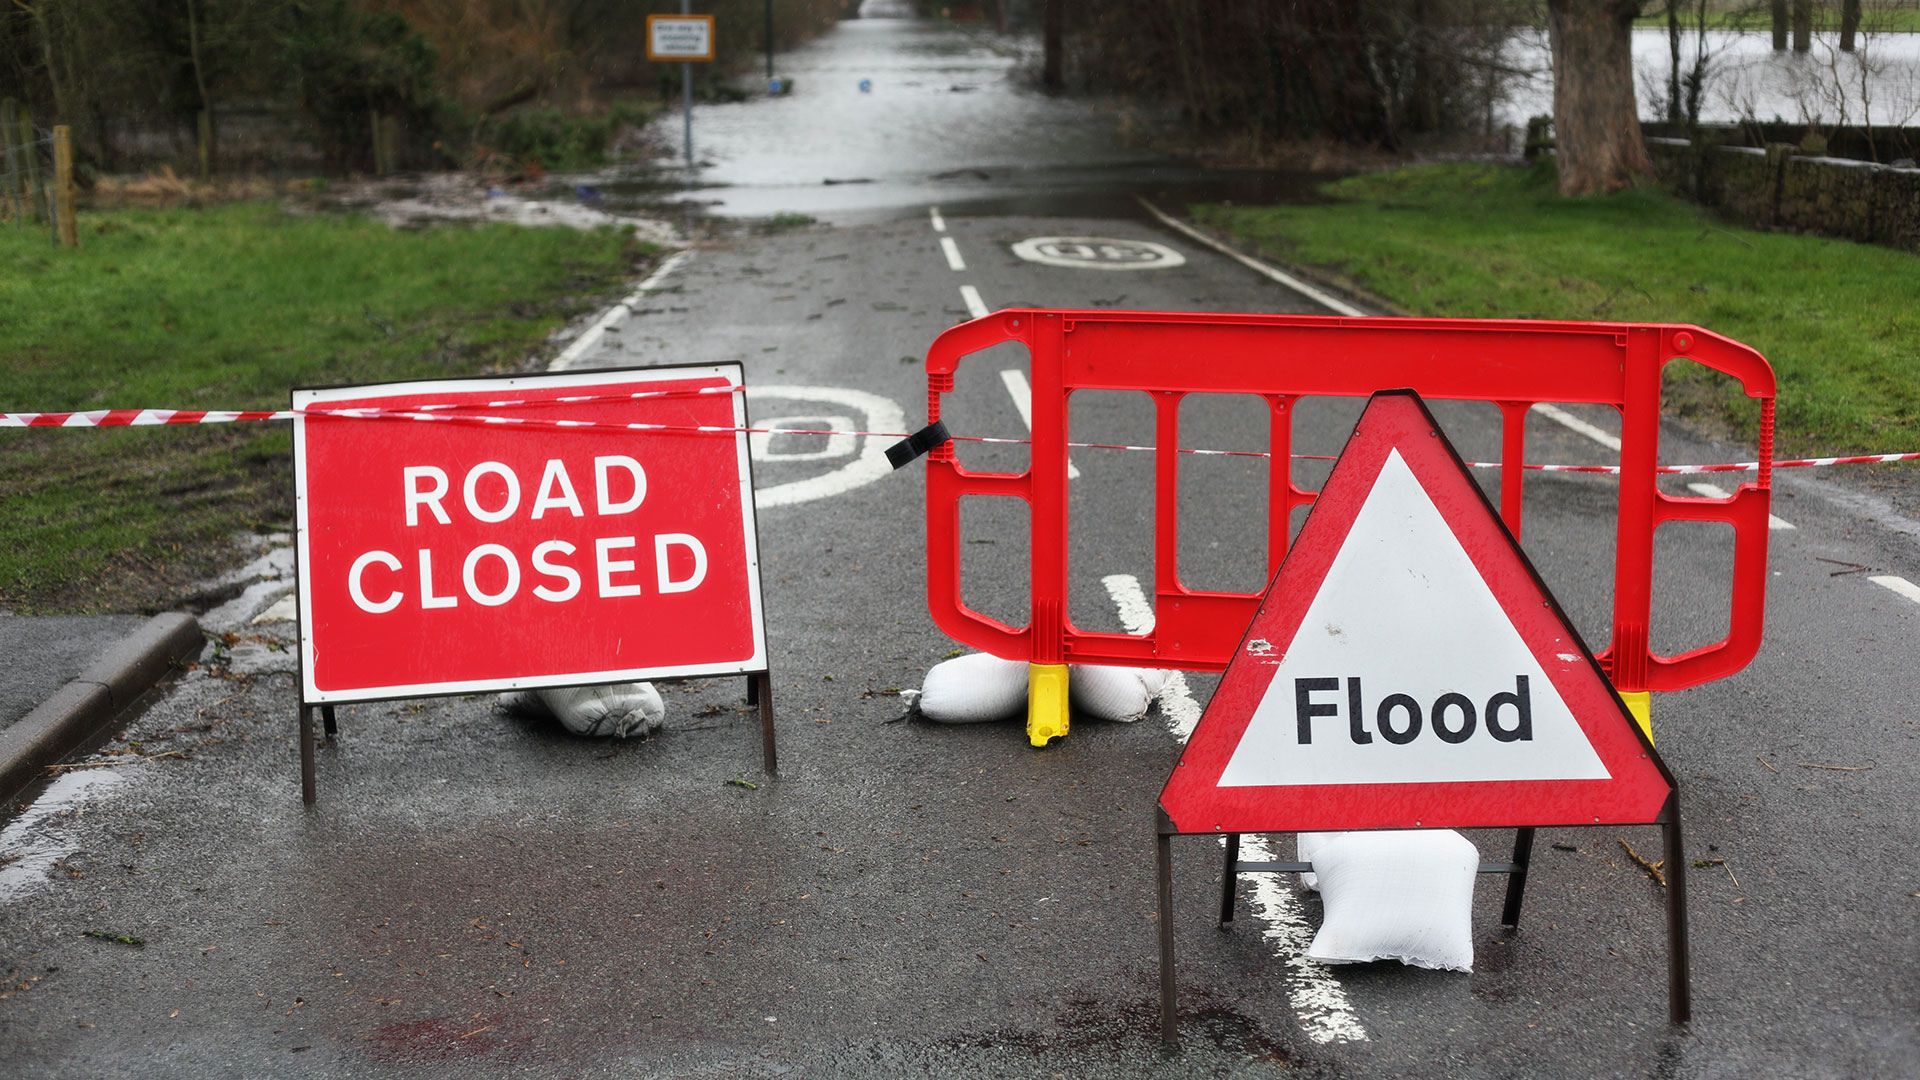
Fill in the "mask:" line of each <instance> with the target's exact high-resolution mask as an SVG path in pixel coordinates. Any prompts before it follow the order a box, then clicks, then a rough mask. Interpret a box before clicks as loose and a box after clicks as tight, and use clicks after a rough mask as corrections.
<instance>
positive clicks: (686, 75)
mask: <svg viewBox="0 0 1920 1080" xmlns="http://www.w3.org/2000/svg"><path fill="white" fill-rule="evenodd" d="M692 7H693V0H680V14H678V15H649V16H647V59H648V60H651V61H656V62H657V61H661V60H678V61H680V62H681V64H680V108H681V112H682V122H683V123H682V130H683V133H684V135H685V138H684V142H685V143H686V149H687V168H689V169H691V168H693V65H694V64H695V63H710V62H711V61H712V60H713V16H711V15H692V14H688V12H690V11H691V10H692Z"/></svg>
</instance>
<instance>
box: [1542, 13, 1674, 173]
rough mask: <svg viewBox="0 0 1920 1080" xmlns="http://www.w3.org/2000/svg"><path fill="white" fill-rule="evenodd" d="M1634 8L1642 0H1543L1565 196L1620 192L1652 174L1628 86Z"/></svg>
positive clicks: (1556, 142)
mask: <svg viewBox="0 0 1920 1080" xmlns="http://www.w3.org/2000/svg"><path fill="white" fill-rule="evenodd" d="M1639 14H1640V3H1639V0H1547V39H1548V42H1549V44H1550V45H1551V47H1552V50H1553V131H1554V152H1555V156H1556V158H1557V160H1558V166H1559V172H1560V193H1561V194H1562V195H1593V194H1598V193H1601V192H1608V191H1618V190H1620V189H1621V188H1624V187H1627V186H1629V185H1631V184H1632V183H1634V182H1635V181H1637V180H1640V179H1642V178H1644V177H1648V176H1651V175H1653V161H1652V159H1650V158H1649V157H1648V156H1647V144H1646V141H1645V139H1643V138H1642V137H1641V134H1640V117H1639V112H1638V107H1637V103H1636V100H1635V97H1634V90H1633V34H1632V31H1633V20H1634V18H1635V17H1636V16H1638V15H1639Z"/></svg>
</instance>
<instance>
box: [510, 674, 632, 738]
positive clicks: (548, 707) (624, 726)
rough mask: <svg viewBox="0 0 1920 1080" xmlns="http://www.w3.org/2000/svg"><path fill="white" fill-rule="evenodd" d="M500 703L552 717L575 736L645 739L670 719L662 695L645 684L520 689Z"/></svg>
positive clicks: (525, 711) (531, 713)
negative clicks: (635, 737)
mask: <svg viewBox="0 0 1920 1080" xmlns="http://www.w3.org/2000/svg"><path fill="white" fill-rule="evenodd" d="M501 704H503V705H505V706H506V707H507V708H509V709H512V710H514V711H516V712H521V713H526V714H528V715H533V716H551V717H553V718H554V719H556V720H558V721H560V723H561V725H562V726H563V727H565V728H566V729H567V730H568V731H571V732H573V733H574V734H576V735H600V736H610V737H612V738H616V739H625V738H629V737H634V736H638V737H640V738H645V737H646V736H648V735H651V734H653V733H654V732H655V731H657V730H659V728H660V724H661V722H662V721H664V720H665V719H666V717H667V706H666V703H665V702H663V701H661V700H660V692H659V691H658V690H655V689H654V688H653V684H652V683H644V682H642V683H615V684H613V685H611V686H557V687H550V688H547V689H542V690H520V691H515V692H512V693H507V694H502V695H501Z"/></svg>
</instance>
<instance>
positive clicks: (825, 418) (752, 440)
mask: <svg viewBox="0 0 1920 1080" xmlns="http://www.w3.org/2000/svg"><path fill="white" fill-rule="evenodd" d="M753 426H754V427H757V428H791V429H796V430H800V431H831V432H833V434H832V435H792V436H788V437H787V441H786V442H782V443H776V442H774V441H773V440H774V435H773V433H772V432H771V431H755V432H750V433H748V435H747V452H748V453H750V454H752V455H753V460H755V461H828V460H831V459H833V458H842V457H846V456H848V455H850V454H852V453H853V451H854V449H855V447H856V445H857V444H858V443H859V441H860V436H858V435H855V434H853V433H852V432H853V431H854V430H855V429H856V428H858V427H859V425H858V424H857V423H856V422H855V421H854V419H853V417H851V416H836V415H830V414H829V415H820V414H809V415H805V416H772V417H764V418H761V419H757V420H755V421H754V422H753ZM776 446H778V447H780V448H781V449H780V450H779V452H777V453H776V452H775V450H774V447H776ZM796 446H797V447H798V448H797V449H795V448H794V447H796Z"/></svg>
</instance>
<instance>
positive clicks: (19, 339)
mask: <svg viewBox="0 0 1920 1080" xmlns="http://www.w3.org/2000/svg"><path fill="white" fill-rule="evenodd" d="M80 221H81V238H80V243H81V246H80V248H79V249H78V250H72V251H68V250H60V249H57V248H54V247H52V246H50V245H49V244H48V242H47V239H46V236H45V234H44V233H43V232H41V231H40V230H35V229H13V228H9V227H0V313H4V314H0V411H7V412H26V411H35V412H51V411H64V410H81V409H99V408H191V409H210V408H211V409H275V408H285V407H286V404H287V395H288V391H289V390H290V389H291V388H292V387H295V386H308V385H326V384H332V383H353V382H370V381H381V380H390V379H401V378H410V377H418V376H432V375H466V374H477V373H482V372H488V371H504V370H516V369H519V368H520V367H522V366H523V365H524V362H525V360H526V358H527V357H528V356H529V355H530V354H531V353H532V352H533V351H534V350H535V349H536V348H538V346H539V345H540V344H541V342H542V341H543V340H544V339H545V338H546V337H547V335H548V334H550V333H551V332H552V331H554V330H555V329H556V328H558V327H559V326H561V325H562V324H563V323H564V322H565V321H566V320H567V319H568V318H570V317H572V316H574V315H576V314H579V313H580V312H582V311H585V310H588V309H590V308H592V307H594V306H597V305H598V304H600V303H601V302H602V301H603V300H604V299H605V298H606V297H608V296H610V295H612V294H613V293H615V292H617V291H618V289H619V286H620V283H621V282H623V281H624V280H625V279H626V278H627V277H628V276H629V275H630V274H631V272H632V269H633V264H634V261H635V259H636V258H638V257H640V256H642V255H644V254H645V249H644V245H640V244H638V243H637V242H635V241H634V240H633V239H632V238H631V237H629V236H627V235H626V234H624V233H621V232H616V231H614V230H611V229H606V230H601V231H598V232H593V233H579V232H574V231H570V230H566V229H530V228H518V227H515V226H509V225H487V226H480V227H469V226H445V227H434V228H427V229H420V230H412V231H398V230H394V229H391V228H389V227H387V226H385V225H383V224H380V223H379V222H376V221H373V220H371V219H368V218H364V217H358V216H343V215H334V214H301V213H292V212H288V211H286V210H283V209H281V208H279V207H277V206H272V205H266V204H241V205H228V206H221V207H214V208H208V209H197V210H127V211H104V212H98V213H86V214H83V215H82V216H81V219H80ZM291 448H292V438H291V435H290V434H289V431H288V429H287V426H286V425H285V424H272V425H265V424H249V425H233V426H221V427H205V428H199V427H193V428H187V427H181V428H145V429H89V430H70V431H68V430H37V429H36V430H28V431H18V430H14V431H0V507H4V510H3V511H0V608H7V609H12V610H15V611H22V612H35V611H39V612H45V611H98V610H151V609H155V608H159V607H164V606H168V605H171V604H177V603H179V602H181V600H182V599H183V597H184V592H185V590H186V589H187V588H188V587H189V586H190V585H191V584H192V583H193V582H195V581H198V580H202V579H203V578H204V577H205V576H206V575H207V574H209V573H210V572H211V571H213V570H214V569H216V568H218V567H220V566H222V565H225V564H226V563H227V562H229V561H230V560H231V558H232V542H233V540H234V539H235V538H236V537H237V536H239V535H241V534H244V533H246V532H249V531H262V530H273V529H286V528H288V527H289V522H290V519H291V494H290V492H291V488H292V478H291V457H290V454H291Z"/></svg>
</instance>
